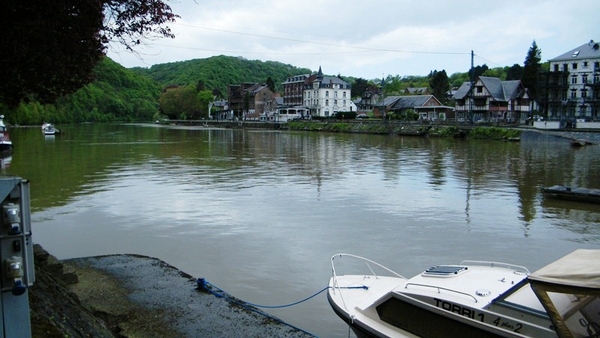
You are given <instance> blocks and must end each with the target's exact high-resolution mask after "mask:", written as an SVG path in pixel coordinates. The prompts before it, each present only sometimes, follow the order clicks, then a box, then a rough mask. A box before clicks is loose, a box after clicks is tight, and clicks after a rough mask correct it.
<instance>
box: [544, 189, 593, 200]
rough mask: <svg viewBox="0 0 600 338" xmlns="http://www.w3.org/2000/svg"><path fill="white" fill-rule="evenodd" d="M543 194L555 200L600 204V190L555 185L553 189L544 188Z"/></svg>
mask: <svg viewBox="0 0 600 338" xmlns="http://www.w3.org/2000/svg"><path fill="white" fill-rule="evenodd" d="M542 192H543V193H544V194H545V195H546V196H548V197H553V198H561V199H566V200H572V201H578V202H588V203H600V189H590V188H575V187H570V186H564V185H554V186H552V187H547V188H542Z"/></svg>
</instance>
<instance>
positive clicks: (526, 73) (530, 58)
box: [521, 40, 542, 99]
mask: <svg viewBox="0 0 600 338" xmlns="http://www.w3.org/2000/svg"><path fill="white" fill-rule="evenodd" d="M541 60H542V51H541V50H540V49H539V48H538V46H537V43H536V42H535V40H534V41H533V43H532V44H531V47H530V48H529V50H528V51H527V56H526V57H525V63H524V64H523V76H522V78H521V82H522V83H523V86H525V88H527V89H529V93H530V94H531V96H532V97H533V98H534V99H535V98H537V76H538V72H539V71H540V70H541V69H542V64H541Z"/></svg>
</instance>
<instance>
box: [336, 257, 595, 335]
mask: <svg viewBox="0 0 600 338" xmlns="http://www.w3.org/2000/svg"><path fill="white" fill-rule="evenodd" d="M357 260H358V261H362V263H363V264H361V266H363V267H365V266H366V267H368V270H367V271H368V273H367V274H352V275H341V274H339V271H338V269H339V268H340V266H347V264H350V262H351V261H357ZM334 262H335V265H334ZM364 263H366V265H365V264H364ZM331 264H332V273H333V276H332V278H331V279H330V282H329V290H328V297H327V298H328V300H329V303H330V304H331V306H332V308H333V310H334V311H335V312H336V313H337V314H338V316H340V317H341V318H342V319H343V320H344V321H345V322H347V323H348V324H349V325H350V326H351V328H352V329H353V330H354V332H355V333H356V334H357V335H358V336H360V337H362V336H367V337H587V338H597V337H600V299H599V298H598V297H599V296H600V250H581V249H580V250H576V251H574V252H572V253H571V254H569V255H567V256H565V257H563V258H561V259H559V260H557V261H556V262H554V263H551V264H549V265H547V266H546V267H544V268H542V269H540V270H538V271H536V272H534V273H531V274H530V273H529V271H528V270H527V269H526V268H524V267H522V266H518V265H511V264H505V263H498V262H482V261H463V262H462V263H460V264H458V265H436V266H433V267H430V268H428V269H426V270H425V271H423V272H422V273H420V274H418V275H417V276H415V277H412V278H410V279H408V278H405V277H403V276H401V275H399V274H397V273H396V272H394V271H392V270H390V269H388V268H386V267H384V266H383V265H381V264H378V263H376V262H374V261H371V260H369V259H366V258H364V257H360V256H355V255H350V254H337V255H335V256H333V257H332V258H331ZM354 267H356V266H354ZM379 272H382V273H381V274H379Z"/></svg>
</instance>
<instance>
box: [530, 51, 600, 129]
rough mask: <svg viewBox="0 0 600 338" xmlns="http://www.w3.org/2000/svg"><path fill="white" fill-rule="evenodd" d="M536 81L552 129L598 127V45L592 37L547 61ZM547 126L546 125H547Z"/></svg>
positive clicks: (599, 95)
mask: <svg viewBox="0 0 600 338" xmlns="http://www.w3.org/2000/svg"><path fill="white" fill-rule="evenodd" d="M539 79H540V81H539V83H538V103H539V106H540V111H541V114H542V115H543V116H544V118H545V119H546V120H547V122H546V123H545V126H550V127H551V128H553V129H554V128H600V109H599V108H600V45H599V44H598V43H597V42H594V41H593V40H590V42H588V43H586V44H583V45H581V46H579V47H577V48H574V49H572V50H570V51H568V52H566V53H564V54H562V55H559V56H557V57H555V58H553V59H550V60H549V69H548V71H547V72H542V73H541V74H540V77H539ZM550 127H548V128H550Z"/></svg>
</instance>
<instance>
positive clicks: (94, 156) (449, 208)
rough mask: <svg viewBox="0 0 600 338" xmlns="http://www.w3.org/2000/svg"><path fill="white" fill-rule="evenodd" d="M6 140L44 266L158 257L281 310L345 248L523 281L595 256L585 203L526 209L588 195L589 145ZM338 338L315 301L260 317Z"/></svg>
mask: <svg viewBox="0 0 600 338" xmlns="http://www.w3.org/2000/svg"><path fill="white" fill-rule="evenodd" d="M61 132H62V134H61V135H60V137H57V138H56V139H55V141H54V142H46V140H45V139H44V138H43V136H42V135H40V133H39V130H38V129H37V128H36V129H35V130H33V129H27V128H17V129H15V130H11V138H12V139H13V142H14V143H15V144H16V148H15V153H14V155H13V159H12V162H11V165H10V167H9V168H7V169H6V170H5V172H6V173H8V174H13V175H18V176H21V177H24V178H27V179H29V180H30V181H31V182H32V184H31V192H32V208H33V211H34V214H33V223H34V228H35V232H34V233H35V237H34V240H35V241H36V242H38V243H41V244H42V245H44V246H45V247H46V248H47V249H48V250H49V251H50V252H52V253H53V254H55V255H57V256H58V257H59V258H68V257H78V256H91V255H101V254H112V253H136V254H143V255H149V256H153V257H158V258H160V259H163V260H165V261H167V262H168V263H170V264H173V265H175V266H177V267H178V268H180V269H182V270H184V271H186V272H188V273H190V274H192V275H195V276H200V275H202V276H203V277H206V278H207V279H208V280H209V281H211V282H213V283H215V284H217V285H219V286H221V287H223V288H224V289H225V290H227V291H228V292H231V293H232V294H234V295H236V296H238V297H240V298H242V299H245V300H248V301H251V302H254V303H261V304H284V303H290V302H292V301H296V300H299V299H301V298H304V297H306V296H308V295H310V294H312V293H314V292H315V291H317V290H320V289H321V288H323V286H324V285H325V284H326V283H327V280H328V278H329V271H330V267H329V258H330V257H331V255H333V254H335V253H337V252H351V253H354V254H358V255H362V256H366V257H369V258H372V259H375V260H377V261H379V262H381V263H383V264H384V265H387V266H390V267H393V268H396V269H397V270H398V271H399V272H401V273H402V274H405V275H412V274H415V273H417V272H419V271H420V270H422V269H423V268H425V267H428V266H429V265H431V264H439V263H458V262H459V261H461V260H463V259H487V260H499V261H507V262H512V263H518V264H521V265H526V266H528V267H529V268H530V269H532V270H535V269H536V268H539V267H540V266H542V265H544V264H546V263H548V262H549V261H551V260H552V259H554V258H558V257H559V256H562V255H563V254H565V253H567V252H570V251H571V250H573V249H574V248H578V247H598V244H599V243H600V236H599V233H598V232H599V231H600V230H599V229H600V227H599V225H600V224H598V223H599V221H600V220H599V218H598V215H599V214H600V210H599V207H598V206H595V205H590V206H587V205H586V206H581V205H576V204H575V203H574V202H567V201H565V202H557V201H550V200H546V199H544V198H542V196H541V193H540V188H541V187H544V186H549V185H554V184H563V183H564V184H570V185H580V186H586V187H600V176H599V175H597V173H598V172H599V170H600V156H599V155H600V147H591V146H590V147H585V148H582V149H577V150H575V149H572V148H571V147H570V146H569V143H568V142H562V141H560V140H555V139H538V138H536V137H537V135H534V136H532V137H531V139H527V138H525V139H524V140H523V142H521V143H508V142H501V141H467V140H449V139H432V138H420V137H391V136H387V135H351V134H324V133H305V132H281V131H260V130H245V131H243V130H231V129H210V128H190V127H164V126H156V125H144V126H140V125H82V126H67V127H61ZM274 314H275V315H277V316H280V317H282V318H283V319H286V320H288V321H289V322H291V323H293V324H294V325H297V326H300V327H303V328H309V329H310V330H314V333H316V334H318V335H320V336H324V337H333V336H340V337H341V336H347V327H346V326H345V325H344V323H342V322H341V321H340V320H339V319H338V318H337V317H336V316H335V315H334V314H333V312H332V311H331V309H330V308H329V306H328V305H327V302H326V300H325V298H324V297H323V298H322V299H318V300H315V301H314V303H309V304H303V305H302V306H300V307H298V308H294V309H287V310H279V311H274Z"/></svg>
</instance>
